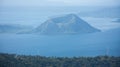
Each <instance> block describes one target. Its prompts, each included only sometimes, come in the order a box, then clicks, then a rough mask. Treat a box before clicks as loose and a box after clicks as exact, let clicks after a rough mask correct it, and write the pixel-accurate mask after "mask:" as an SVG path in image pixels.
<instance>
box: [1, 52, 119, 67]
mask: <svg viewBox="0 0 120 67" xmlns="http://www.w3.org/2000/svg"><path fill="white" fill-rule="evenodd" d="M0 67H120V57H113V56H96V57H72V58H68V57H44V56H26V55H16V54H4V53H0Z"/></svg>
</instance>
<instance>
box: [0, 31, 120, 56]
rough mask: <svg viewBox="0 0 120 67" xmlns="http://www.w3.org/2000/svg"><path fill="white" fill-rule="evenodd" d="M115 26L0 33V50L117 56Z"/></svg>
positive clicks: (119, 40)
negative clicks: (95, 30) (54, 32)
mask: <svg viewBox="0 0 120 67" xmlns="http://www.w3.org/2000/svg"><path fill="white" fill-rule="evenodd" d="M119 34H120V30H119V29H113V30H111V31H106V32H98V33H90V34H79V35H38V34H0V52H2V53H15V54H25V55H42V56H67V57H73V56H98V55H110V56H120V53H119V51H120V49H119V47H120V39H119V36H120V35H119Z"/></svg>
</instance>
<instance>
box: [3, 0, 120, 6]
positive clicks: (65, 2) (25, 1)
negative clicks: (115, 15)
mask: <svg viewBox="0 0 120 67" xmlns="http://www.w3.org/2000/svg"><path fill="white" fill-rule="evenodd" d="M119 2H120V1H119V0H1V5H2V6H118V5H119Z"/></svg>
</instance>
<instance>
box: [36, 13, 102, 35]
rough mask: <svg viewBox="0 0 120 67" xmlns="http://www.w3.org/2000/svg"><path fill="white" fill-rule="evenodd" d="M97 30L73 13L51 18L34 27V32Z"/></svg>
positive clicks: (66, 32)
mask: <svg viewBox="0 0 120 67" xmlns="http://www.w3.org/2000/svg"><path fill="white" fill-rule="evenodd" d="M99 31H100V30H98V29H96V28H94V27H92V26H91V25H89V24H88V23H87V22H85V21H84V20H82V19H80V18H79V17H78V16H77V15H75V14H67V15H65V16H60V17H56V18H51V19H49V20H47V21H46V22H44V23H43V24H41V25H40V26H39V27H37V28H36V29H35V33H42V34H77V33H92V32H99Z"/></svg>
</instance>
